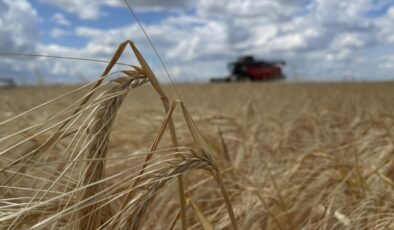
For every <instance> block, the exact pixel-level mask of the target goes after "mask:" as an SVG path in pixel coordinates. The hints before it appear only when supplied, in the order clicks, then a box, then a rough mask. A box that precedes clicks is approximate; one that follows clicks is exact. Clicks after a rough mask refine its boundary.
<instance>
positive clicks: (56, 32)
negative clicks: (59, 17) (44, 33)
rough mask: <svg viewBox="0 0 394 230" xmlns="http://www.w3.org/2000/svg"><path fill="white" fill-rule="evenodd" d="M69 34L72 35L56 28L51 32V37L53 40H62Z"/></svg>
mask: <svg viewBox="0 0 394 230" xmlns="http://www.w3.org/2000/svg"><path fill="white" fill-rule="evenodd" d="M69 34H70V32H68V31H66V30H63V29H60V28H54V29H52V30H51V32H50V35H51V37H53V38H62V37H64V36H67V35H69Z"/></svg>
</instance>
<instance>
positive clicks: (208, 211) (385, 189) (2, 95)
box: [0, 83, 394, 229]
mask: <svg viewBox="0 0 394 230" xmlns="http://www.w3.org/2000/svg"><path fill="white" fill-rule="evenodd" d="M76 88H77V86H69V87H66V86H52V87H24V88H22V87H21V88H16V89H8V90H1V91H0V101H1V103H0V106H1V107H0V108H1V110H0V111H1V114H0V121H5V120H7V119H10V118H12V117H13V116H15V115H17V114H21V113H22V112H23V111H26V110H28V109H30V108H33V107H34V106H37V105H40V104H41V103H44V102H46V101H48V100H49V99H52V98H55V97H57V96H60V95H63V94H65V93H67V92H70V91H72V90H74V89H76ZM163 89H164V91H165V92H167V93H168V94H169V95H170V98H176V97H177V95H176V94H175V92H174V88H173V86H171V85H165V86H163ZM176 89H177V91H178V93H179V95H180V97H181V98H180V99H181V100H182V101H183V102H184V105H185V106H186V107H187V108H188V111H189V112H190V114H191V116H192V118H193V120H194V122H195V124H196V125H197V127H198V130H199V131H200V133H201V136H202V138H203V139H204V141H205V142H206V144H207V146H208V147H207V148H208V149H209V150H210V155H211V156H212V158H213V159H212V161H213V162H215V163H214V164H215V165H214V166H212V165H210V164H211V163H209V162H208V163H206V162H205V163H204V162H203V161H204V160H198V161H197V160H196V159H197V158H198V159H199V156H200V155H198V153H193V151H195V150H192V149H193V148H194V149H198V145H196V143H195V140H193V137H194V136H193V135H192V134H191V133H190V130H189V128H188V123H187V120H186V121H185V116H184V114H183V113H182V110H181V109H180V107H179V106H178V107H177V108H176V109H175V111H174V114H173V121H174V126H175V130H176V137H177V140H178V141H177V146H178V148H176V149H174V148H173V147H172V143H171V136H170V135H169V132H168V130H167V131H165V132H164V134H163V137H162V139H161V141H160V144H159V145H158V150H157V151H156V152H155V151H153V152H154V154H153V157H152V158H151V161H150V165H149V166H148V167H147V168H146V171H145V172H144V174H143V177H141V178H140V179H136V178H137V177H138V172H139V170H140V167H141V165H142V162H143V159H144V158H145V156H146V155H147V153H148V152H149V151H150V150H149V149H150V148H151V146H152V143H154V142H155V138H156V135H157V133H158V132H159V130H160V127H161V125H162V123H163V121H164V120H165V118H166V113H165V112H164V110H163V108H162V105H161V101H160V97H159V96H158V95H157V93H155V92H154V90H153V89H152V87H151V85H149V84H147V85H143V86H140V87H138V88H136V89H132V90H131V91H130V92H129V93H128V95H127V98H125V100H124V103H123V104H122V106H120V108H119V111H118V114H117V116H116V119H115V120H114V124H113V127H112V130H111V131H110V132H109V136H108V137H109V139H108V140H107V141H108V145H107V152H106V155H105V156H104V158H105V160H101V161H100V162H101V164H97V165H95V167H96V168H94V170H96V169H97V167H104V169H103V170H102V172H101V173H103V174H104V175H102V178H109V179H106V180H105V181H103V182H100V183H98V185H97V186H99V187H94V186H95V185H93V186H91V187H88V188H86V187H83V186H82V188H83V189H82V190H81V189H80V190H78V191H76V188H78V187H80V186H81V183H82V182H81V180H83V178H82V179H81V175H83V173H82V172H83V168H84V167H89V166H87V164H88V163H89V161H88V160H83V159H85V158H83V157H82V155H83V154H84V151H82V150H81V148H83V146H89V145H88V144H82V142H83V141H86V140H88V139H83V138H82V137H83V135H84V134H83V133H84V132H86V133H89V132H90V133H92V129H95V123H94V122H92V123H89V124H88V125H87V124H85V123H83V122H81V120H82V118H81V120H77V121H75V123H74V124H73V126H71V125H70V129H69V130H67V132H66V133H62V134H59V135H60V136H61V137H62V138H58V139H57V141H52V142H51V143H49V144H50V145H51V147H48V146H44V147H42V145H45V143H46V142H47V141H48V139H50V136H51V135H52V134H53V133H56V132H54V131H56V129H53V128H49V129H48V130H49V131H51V130H54V131H53V132H49V131H45V132H44V131H42V130H45V129H46V128H48V127H50V125H52V124H56V122H55V121H58V120H56V119H55V120H51V117H52V116H53V115H55V114H56V113H58V112H60V111H61V110H62V109H64V108H66V107H67V106H69V105H71V104H72V103H74V102H76V101H77V100H78V99H80V98H81V97H82V96H83V95H86V92H87V90H81V91H79V92H77V93H75V94H71V95H68V96H66V97H63V98H61V99H60V100H57V101H56V102H53V103H49V104H48V105H46V106H44V107H43V108H38V109H36V110H34V111H32V112H30V113H28V114H26V115H24V116H22V117H20V118H18V119H15V120H12V121H9V122H6V123H2V124H1V125H0V135H1V136H0V138H2V139H0V141H1V144H2V145H1V146H0V147H1V163H0V166H1V168H2V172H1V173H0V181H1V183H2V185H1V188H0V192H1V203H0V219H1V220H2V221H1V222H0V223H1V224H0V228H1V229H23V228H28V227H32V226H34V227H36V228H43V229H49V228H55V229H58V228H62V227H63V228H66V229H70V228H75V229H82V228H81V226H83V224H82V223H81V221H82V220H84V219H86V217H89V221H98V223H99V225H97V226H100V225H102V226H103V228H104V229H105V228H107V229H108V228H126V229H127V228H128V227H130V228H133V229H140V228H142V229H181V228H182V227H181V226H182V225H181V219H182V218H183V219H184V220H183V221H185V222H184V224H186V226H187V227H188V229H212V228H214V229H231V228H234V227H237V228H238V229H394V192H393V191H394V190H393V189H394V187H393V186H394V184H393V182H394V158H393V156H394V103H393V102H394V84H393V83H331V84H312V83H310V84H307V83H302V84H301V83H299V84H290V83H258V84H252V83H232V84H183V85H176ZM99 110H100V108H99ZM96 113H98V112H97V111H96ZM67 116H69V114H68V115H67ZM67 116H66V115H63V113H62V114H61V116H60V117H67ZM84 116H86V117H88V115H84ZM86 120H87V121H90V120H89V119H86ZM34 124H44V125H43V126H42V127H41V128H40V129H39V130H35V131H34V132H33V131H29V130H26V131H23V132H19V133H18V134H16V135H15V136H14V137H12V138H8V139H4V138H5V137H7V135H10V134H11V133H15V132H18V131H21V130H23V129H24V128H26V127H29V126H31V125H34ZM56 127H58V126H56ZM73 127H84V128H86V129H83V130H82V131H81V133H78V132H76V131H75V130H73ZM40 131H42V132H40ZM37 133H38V134H39V135H36V134H37ZM93 133H94V132H93ZM59 135H57V136H56V137H59ZM63 135H64V136H63ZM17 138H19V139H18V140H17ZM72 138H74V140H81V142H76V141H74V142H73V139H72ZM11 139H12V141H11ZM24 139H28V141H26V142H25V143H24V144H22V145H21V146H18V148H14V149H11V148H8V149H7V147H9V146H12V143H13V141H15V142H14V143H17V141H21V140H24ZM93 139H94V138H93ZM16 140H17V141H16ZM43 143H44V144H43ZM69 143H72V145H71V146H70V145H69ZM52 144H53V146H52ZM39 146H41V147H42V148H40V147H39ZM73 148H75V149H78V151H75V153H77V152H79V153H81V156H73V158H71V156H72V155H73V154H72V153H73V152H72V151H71V150H72V149H73ZM26 149H27V150H26ZM32 149H39V152H40V153H36V154H34V155H30V156H29V157H28V158H26V154H28V153H29V151H30V152H31V151H32ZM99 149H100V148H99ZM66 150H67V151H66ZM189 151H190V152H189ZM203 152H204V151H203ZM24 154H25V155H24ZM177 154H179V156H178V155H177ZM175 155H176V156H177V157H176V158H175V157H174V156H175ZM23 156H25V157H24V158H23ZM20 157H22V158H23V159H22V160H21V161H18V162H17V164H12V163H10V162H15V161H16V160H18V159H19V158H20ZM205 160H206V159H205ZM92 161H95V160H94V159H93V160H92ZM97 161H99V160H97ZM208 161H209V159H208ZM103 162H104V163H103ZM10 164H11V165H10ZM207 164H208V165H207ZM90 166H91V165H90ZM67 167H69V168H68V169H67ZM210 167H217V168H218V169H219V172H218V173H219V174H220V175H219V176H220V178H221V179H222V182H223V184H224V187H225V190H226V192H227V194H228V198H229V201H230V203H231V206H232V209H233V211H234V216H235V222H236V226H234V225H233V224H232V223H231V221H230V218H229V212H228V209H227V208H228V207H226V202H225V200H224V199H225V197H224V196H223V195H222V193H221V187H220V186H219V185H218V183H217V180H216V181H215V178H216V177H215V176H214V177H212V176H210V174H212V172H210ZM66 169H67V170H66ZM178 175H182V177H183V180H182V181H183V188H184V194H185V200H184V201H185V204H184V206H185V211H184V212H183V211H181V208H180V205H179V203H180V201H179V195H178V194H179V193H178V187H179V184H178V185H177V182H176V181H177V180H176V179H175V177H176V176H178ZM144 176H146V178H145V177H144ZM85 180H86V178H85ZM135 181H140V182H139V184H138V183H137V185H136V187H134V188H132V189H131V190H130V191H129V190H128V189H130V186H131V184H133V183H135ZM55 182H56V183H55ZM89 183H92V181H90V182H89V181H88V183H87V184H89ZM51 185H52V186H51ZM89 188H95V189H96V190H95V191H93V192H92V194H91V195H90V196H89V197H92V198H91V199H90V200H88V202H82V200H81V198H80V197H81V196H83V195H81V194H80V192H82V193H83V190H84V189H85V190H84V191H85V193H83V194H85V195H86V191H87V190H89ZM106 188H109V189H107V190H106ZM133 189H134V190H133ZM98 191H105V192H103V193H102V194H101V193H98ZM125 191H127V192H125ZM94 194H98V195H97V196H94ZM125 194H127V196H128V198H129V201H124V199H123V197H125V196H126V195H125ZM125 202H129V203H127V204H126V203H125ZM123 203H125V204H123ZM84 205H85V206H84ZM86 207H87V209H86ZM122 207H123V209H122ZM81 211H85V212H84V213H85V216H82V217H81V215H82V213H83V212H81ZM92 213H93V214H95V215H96V216H99V217H98V218H99V219H98V220H97V217H95V218H96V219H94V218H93V217H92ZM113 216H117V218H115V220H116V221H113V222H110V221H109V222H108V220H111V217H112V219H113ZM92 218H93V220H92ZM119 223H122V224H119ZM84 224H85V226H88V227H87V228H91V227H92V225H89V223H84ZM86 224H87V225H86ZM117 224H119V225H117ZM89 226H90V227H89ZM114 226H117V227H114Z"/></svg>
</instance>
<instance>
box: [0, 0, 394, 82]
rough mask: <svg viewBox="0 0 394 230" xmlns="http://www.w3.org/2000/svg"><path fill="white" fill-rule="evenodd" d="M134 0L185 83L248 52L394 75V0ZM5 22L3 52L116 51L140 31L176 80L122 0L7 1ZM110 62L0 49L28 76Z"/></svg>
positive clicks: (83, 70)
mask: <svg viewBox="0 0 394 230" xmlns="http://www.w3.org/2000/svg"><path fill="white" fill-rule="evenodd" d="M129 2H130V4H131V5H132V6H133V8H134V9H135V11H136V13H137V15H138V17H139V19H140V21H141V22H142V24H143V25H144V27H145V29H146V31H147V32H148V34H150V37H151V39H152V40H153V42H154V43H155V45H156V47H157V49H158V50H159V52H160V54H161V56H162V58H163V59H164V61H165V63H166V65H167V67H168V69H169V70H170V72H171V74H172V75H173V76H174V78H175V80H176V81H179V82H181V81H198V82H201V81H207V80H208V79H209V78H210V77H212V76H226V75H227V74H228V72H227V69H226V66H227V63H228V62H231V61H233V60H234V59H236V58H237V57H238V56H239V55H245V54H252V55H255V56H257V57H259V58H265V59H283V60H286V62H287V63H288V65H287V66H286V67H285V71H286V74H287V76H288V79H289V80H290V81H295V80H306V81H310V80H312V81H342V80H345V81H346V80H360V81H365V80H367V81H369V80H372V81H373V80H393V79H394V74H392V73H393V72H394V26H392V22H393V21H394V1H393V0H353V1H343V0H230V1H228V0H215V1H211V0H193V1H192V0H169V1H161V0H129ZM0 23H1V24H2V25H3V26H2V27H1V28H0V51H3V52H19V53H41V54H50V55H61V56H73V57H86V58H95V59H108V58H110V57H111V55H112V53H113V51H114V50H115V49H116V46H117V44H119V43H120V42H121V41H123V40H126V39H132V40H134V41H135V42H136V44H137V46H138V47H139V48H140V49H141V51H142V53H143V54H144V55H145V56H146V58H147V59H148V61H149V62H150V63H151V65H152V66H153V68H154V70H155V71H156V73H157V74H158V75H159V78H160V79H161V80H162V81H168V78H167V77H166V76H165V74H164V72H163V68H162V67H161V66H160V65H159V62H158V60H157V57H155V55H154V53H153V51H152V49H151V47H150V46H149V44H148V42H147V40H146V38H145V37H144V35H143V33H142V31H141V29H140V28H139V27H138V25H137V24H136V22H135V20H134V19H133V17H132V14H131V13H130V12H129V11H128V9H127V7H125V3H124V1H123V0H94V1H93V0H31V1H27V0H17V1H13V0H0ZM124 61H127V62H133V61H134V59H133V58H132V56H131V55H130V54H128V55H126V58H125V59H124ZM102 68H104V67H103V66H102V65H99V64H95V63H82V62H71V61H66V60H53V59H37V58H35V59H32V58H16V57H8V56H7V57H1V56H0V70H1V72H0V74H1V76H0V77H3V76H5V77H13V78H15V79H16V81H18V82H22V83H23V82H29V83H31V82H37V81H38V80H37V79H39V80H40V81H47V82H55V83H62V82H79V81H82V80H89V79H94V78H95V77H97V75H99V74H100V70H101V69H102ZM38 73H39V74H38Z"/></svg>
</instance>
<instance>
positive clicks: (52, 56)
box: [0, 51, 130, 66]
mask: <svg viewBox="0 0 394 230" xmlns="http://www.w3.org/2000/svg"><path fill="white" fill-rule="evenodd" d="M0 56H24V57H45V58H57V59H66V60H78V61H90V62H99V63H109V61H105V60H99V59H91V58H78V57H68V56H59V55H45V54H35V53H14V52H1V51H0ZM116 64H117V65H124V66H130V65H129V64H126V63H121V62H117V63H116Z"/></svg>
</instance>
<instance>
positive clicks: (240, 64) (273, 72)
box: [228, 56, 286, 81]
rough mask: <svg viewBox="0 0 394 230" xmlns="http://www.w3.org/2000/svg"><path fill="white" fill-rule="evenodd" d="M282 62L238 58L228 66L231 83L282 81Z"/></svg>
mask: <svg viewBox="0 0 394 230" xmlns="http://www.w3.org/2000/svg"><path fill="white" fill-rule="evenodd" d="M285 64H286V63H285V62H284V61H265V60H255V59H254V57H253V56H243V57H240V58H239V59H238V60H237V61H236V62H233V63H230V64H229V65H228V67H229V70H230V72H231V76H230V79H229V80H231V81H243V80H250V81H266V80H279V79H284V78H285V76H284V74H283V71H282V66H284V65H285Z"/></svg>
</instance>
